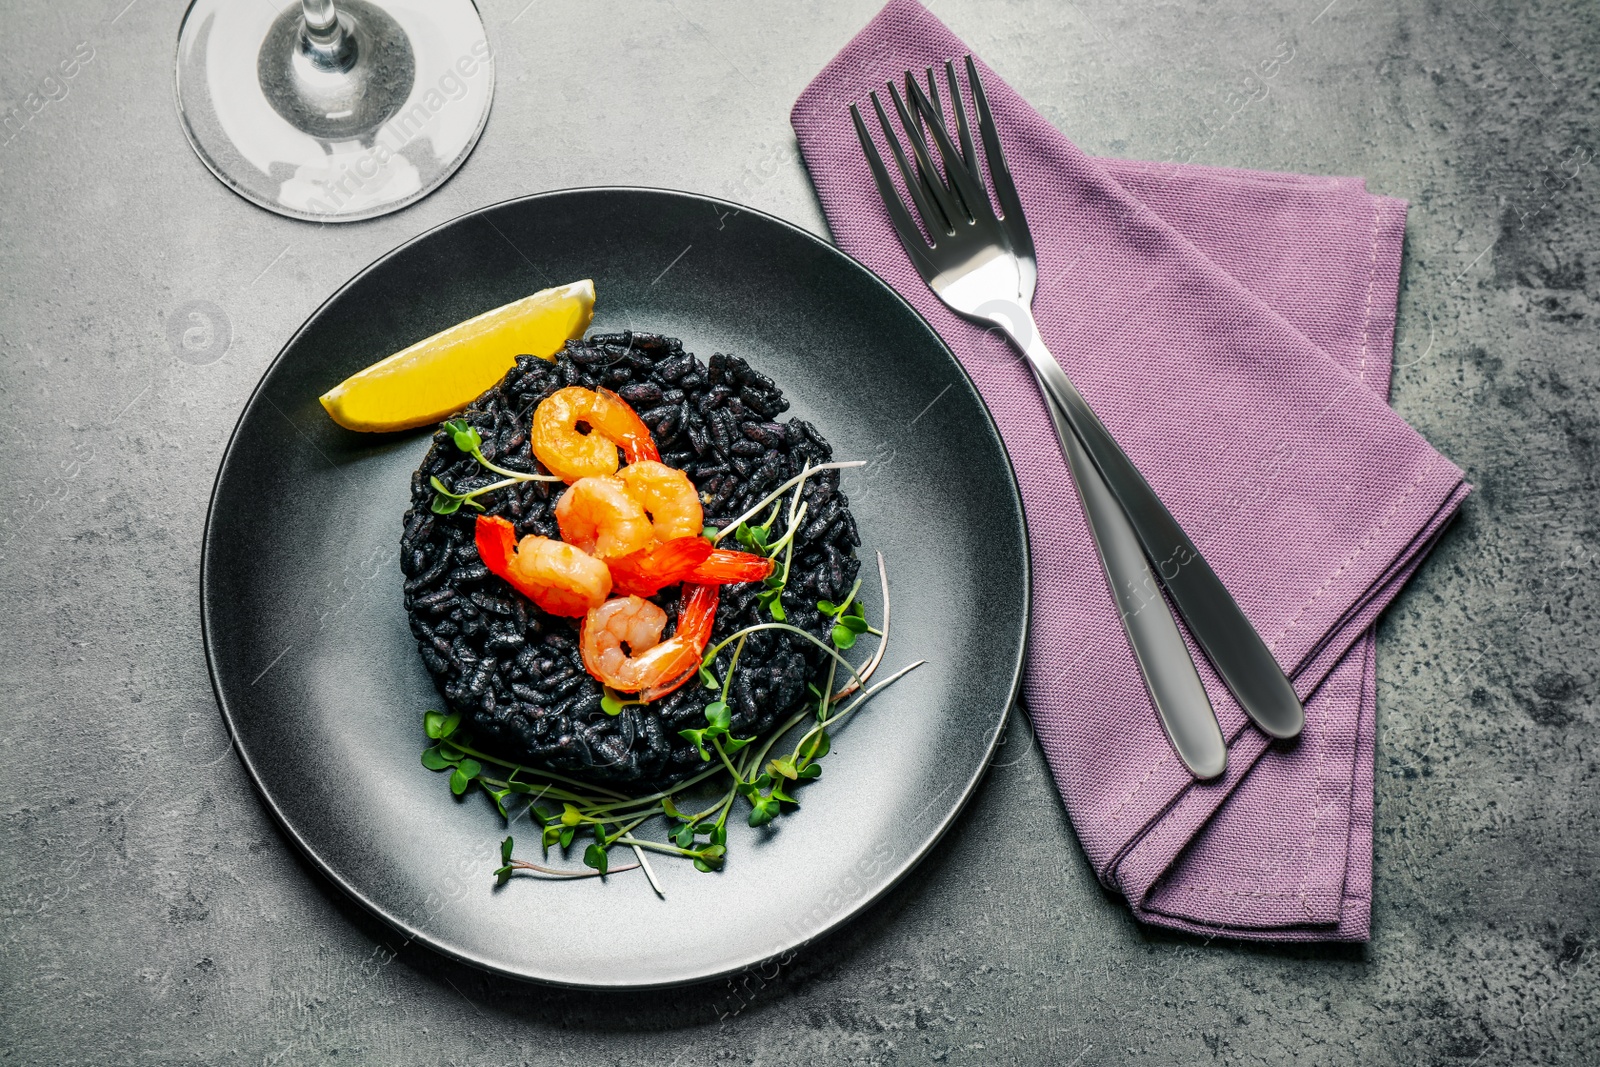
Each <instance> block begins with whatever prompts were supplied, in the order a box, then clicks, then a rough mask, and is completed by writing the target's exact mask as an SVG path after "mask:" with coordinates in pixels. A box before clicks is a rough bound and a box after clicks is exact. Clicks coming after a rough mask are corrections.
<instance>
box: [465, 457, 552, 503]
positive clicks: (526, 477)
mask: <svg viewBox="0 0 1600 1067" xmlns="http://www.w3.org/2000/svg"><path fill="white" fill-rule="evenodd" d="M472 458H473V459H475V460H477V461H478V462H479V463H481V464H483V465H484V466H485V467H488V468H489V469H490V470H492V471H494V472H495V473H496V474H498V475H501V476H503V477H504V478H505V479H506V480H505V481H504V482H497V483H496V484H495V487H503V486H506V485H508V484H510V483H512V482H559V481H561V480H562V479H560V478H558V477H556V476H555V475H554V474H528V473H526V472H524V471H514V470H509V469H507V468H505V467H501V466H497V465H495V464H493V463H490V462H489V461H488V460H486V459H484V458H483V453H482V452H480V451H478V450H477V449H473V450H472ZM488 491H489V490H488V489H479V490H477V492H479V493H487V492H488Z"/></svg>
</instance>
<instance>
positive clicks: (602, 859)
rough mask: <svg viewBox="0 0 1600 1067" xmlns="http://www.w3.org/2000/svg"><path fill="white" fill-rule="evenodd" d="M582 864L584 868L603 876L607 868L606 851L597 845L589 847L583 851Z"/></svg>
mask: <svg viewBox="0 0 1600 1067" xmlns="http://www.w3.org/2000/svg"><path fill="white" fill-rule="evenodd" d="M583 864H584V866H585V867H593V868H594V869H595V870H597V871H599V872H600V873H601V874H605V873H606V866H607V860H606V850H605V849H603V848H601V847H600V846H599V845H590V846H589V847H588V848H586V849H584V850H583Z"/></svg>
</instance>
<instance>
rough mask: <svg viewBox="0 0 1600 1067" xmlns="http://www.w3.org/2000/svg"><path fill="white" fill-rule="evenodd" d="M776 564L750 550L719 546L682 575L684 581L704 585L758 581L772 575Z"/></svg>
mask: <svg viewBox="0 0 1600 1067" xmlns="http://www.w3.org/2000/svg"><path fill="white" fill-rule="evenodd" d="M776 567H777V564H776V563H775V562H774V561H773V560H770V559H768V558H767V557H766V556H757V555H755V554H754V553H750V552H735V551H732V550H731V549H726V548H719V549H716V550H715V551H713V552H711V553H710V554H709V555H708V556H707V557H706V559H705V561H704V562H703V563H700V564H699V565H698V566H696V567H695V568H694V570H692V571H690V572H689V573H688V574H687V575H685V576H684V578H683V580H684V581H686V582H700V583H703V584H706V585H734V584H737V583H739V582H759V581H762V580H764V579H766V578H769V577H771V576H772V572H773V570H775V569H776Z"/></svg>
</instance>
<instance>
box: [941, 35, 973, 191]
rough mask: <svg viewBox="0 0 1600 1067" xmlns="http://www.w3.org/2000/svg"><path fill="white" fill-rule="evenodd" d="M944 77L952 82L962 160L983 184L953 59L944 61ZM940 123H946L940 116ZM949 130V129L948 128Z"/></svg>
mask: <svg viewBox="0 0 1600 1067" xmlns="http://www.w3.org/2000/svg"><path fill="white" fill-rule="evenodd" d="M944 75H945V78H946V79H948V80H949V82H950V106H951V107H953V108H954V109H955V113H956V135H957V136H958V137H959V138H960V139H961V159H962V161H963V162H964V163H966V165H967V170H969V171H971V172H972V176H973V178H975V179H976V180H977V181H978V183H979V184H980V185H981V184H983V169H982V167H980V166H979V165H978V153H977V152H976V151H974V150H973V147H972V130H971V129H969V128H968V126H967V106H966V104H964V103H962V101H961V84H960V83H959V82H957V81H956V63H955V60H953V59H947V60H945V61H944ZM928 86H929V87H930V88H932V86H933V68H932V67H929V68H928ZM933 102H934V104H935V105H937V104H938V103H939V98H938V96H936V95H935V96H934V98H933ZM939 121H940V122H943V121H944V116H943V115H940V116H939ZM947 128H948V127H947Z"/></svg>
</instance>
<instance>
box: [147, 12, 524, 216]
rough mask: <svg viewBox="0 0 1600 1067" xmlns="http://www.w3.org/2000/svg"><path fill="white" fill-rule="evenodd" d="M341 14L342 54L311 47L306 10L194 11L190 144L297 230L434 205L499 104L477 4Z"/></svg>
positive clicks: (183, 93) (181, 81)
mask: <svg viewBox="0 0 1600 1067" xmlns="http://www.w3.org/2000/svg"><path fill="white" fill-rule="evenodd" d="M338 6H339V12H340V15H339V18H340V23H341V26H343V28H344V30H345V37H346V39H345V44H344V46H343V47H342V49H341V50H340V51H339V53H338V54H337V55H334V54H330V53H327V52H319V51H318V50H317V49H316V48H314V47H312V46H311V45H310V44H309V43H308V42H307V41H306V40H305V38H304V36H303V34H302V32H301V29H302V19H301V13H300V4H299V3H298V0H296V2H294V3H287V2H284V0H279V2H277V3H264V2H259V0H258V2H255V3H239V2H238V0H194V2H193V3H192V4H191V5H190V7H189V11H188V14H187V15H185V17H184V21H183V27H182V29H181V30H180V31H179V34H178V56H177V84H176V91H177V103H178V114H179V117H180V118H181V119H182V122H183V129H184V133H185V134H186V135H187V136H188V138H189V143H190V145H191V146H193V148H194V150H195V153H196V154H197V155H198V156H199V157H200V159H201V160H202V161H203V162H204V163H205V165H206V166H207V167H208V168H210V170H211V172H212V173H213V174H215V175H216V176H217V177H218V178H219V179H220V180H221V181H222V182H223V184H224V185H227V186H228V187H229V188H230V189H232V190H233V191H234V192H236V193H238V194H239V195H240V196H242V197H244V198H245V199H247V200H249V201H251V202H253V203H255V204H258V205H260V206H261V207H264V208H266V209H268V210H269V211H275V212H277V213H279V214H281V215H288V216H290V217H292V218H298V219H308V220H313V221H318V222H350V221H355V220H358V219H369V218H373V217H375V216H378V215H384V214H387V213H388V212H391V211H397V210H399V209H400V208H402V207H405V206H406V205H407V204H411V203H413V202H415V201H417V200H419V199H421V198H422V197H424V196H426V195H428V193H430V192H432V191H433V190H434V189H436V188H438V186H439V185H441V184H442V183H443V182H444V181H445V180H446V179H448V178H449V177H450V175H452V174H453V173H455V171H456V169H457V168H458V167H460V166H461V164H462V163H463V162H465V161H466V158H467V156H468V155H470V154H471V152H472V149H473V146H475V145H476V144H477V142H478V137H479V135H480V134H482V132H483V127H484V124H485V123H486V122H487V121H488V118H489V107H490V104H491V102H492V101H493V98H494V56H493V53H492V52H491V51H490V49H489V42H488V38H487V37H486V36H485V34H484V30H483V21H482V19H480V18H479V16H478V11H477V8H476V7H474V6H473V3H472V0H341V2H340V3H339V5H338Z"/></svg>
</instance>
